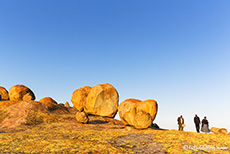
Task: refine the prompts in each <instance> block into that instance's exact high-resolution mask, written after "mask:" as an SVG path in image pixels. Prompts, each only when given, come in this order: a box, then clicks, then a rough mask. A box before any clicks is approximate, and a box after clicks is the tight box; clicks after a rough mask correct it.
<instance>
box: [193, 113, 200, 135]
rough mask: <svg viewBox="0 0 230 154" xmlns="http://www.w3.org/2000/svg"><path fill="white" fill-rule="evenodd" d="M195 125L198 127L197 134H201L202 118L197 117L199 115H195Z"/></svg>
mask: <svg viewBox="0 0 230 154" xmlns="http://www.w3.org/2000/svg"><path fill="white" fill-rule="evenodd" d="M194 123H195V125H196V131H197V133H199V132H200V118H199V117H198V116H197V114H195V117H194Z"/></svg>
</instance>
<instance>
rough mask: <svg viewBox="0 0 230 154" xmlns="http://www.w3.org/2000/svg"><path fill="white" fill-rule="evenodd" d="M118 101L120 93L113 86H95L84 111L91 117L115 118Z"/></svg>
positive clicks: (87, 99)
mask: <svg viewBox="0 0 230 154" xmlns="http://www.w3.org/2000/svg"><path fill="white" fill-rule="evenodd" d="M118 101H119V95H118V92H117V90H116V89H115V88H114V87H113V86H112V85H111V84H108V83H105V84H101V85H95V86H93V87H92V88H91V90H90V92H89V94H88V96H87V98H86V102H85V104H84V105H83V106H84V111H85V112H86V113H87V114H91V115H98V116H103V117H111V118H113V117H114V116H115V115H116V113H117V110H118Z"/></svg>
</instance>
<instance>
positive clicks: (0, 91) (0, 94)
mask: <svg viewBox="0 0 230 154" xmlns="http://www.w3.org/2000/svg"><path fill="white" fill-rule="evenodd" d="M1 100H2V101H4V100H9V94H8V91H7V90H6V88H4V87H1V86H0V101H1Z"/></svg>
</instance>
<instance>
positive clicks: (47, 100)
mask: <svg viewBox="0 0 230 154" xmlns="http://www.w3.org/2000/svg"><path fill="white" fill-rule="evenodd" d="M39 102H41V103H42V104H43V105H44V107H45V108H46V109H48V110H56V109H57V108H59V106H58V104H57V102H56V101H55V100H54V99H52V98H51V97H44V98H42V99H41V100H39Z"/></svg>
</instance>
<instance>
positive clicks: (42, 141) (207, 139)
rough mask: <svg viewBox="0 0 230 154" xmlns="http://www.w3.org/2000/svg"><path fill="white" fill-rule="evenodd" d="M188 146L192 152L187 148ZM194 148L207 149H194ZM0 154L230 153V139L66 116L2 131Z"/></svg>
mask: <svg viewBox="0 0 230 154" xmlns="http://www.w3.org/2000/svg"><path fill="white" fill-rule="evenodd" d="M185 145H188V146H190V149H189V147H187V150H186V149H184V147H185ZM194 146H195V147H200V146H202V147H203V148H202V147H200V149H192V147H194ZM208 147H209V148H208ZM212 147H215V148H225V149H215V150H214V149H211V148H212ZM185 148H186V147H185ZM0 153H230V136H229V135H220V134H219V135H216V134H198V133H192V132H179V131H176V130H155V129H153V128H148V129H145V130H136V129H134V128H133V127H127V126H124V125H123V124H122V123H121V122H120V121H118V120H115V119H112V118H103V117H97V116H89V123H88V124H80V123H77V122H76V120H75V117H74V115H68V116H67V115H65V118H64V120H63V121H57V122H52V123H42V124H38V125H20V126H18V127H17V128H5V129H4V128H2V129H1V130H0Z"/></svg>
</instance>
